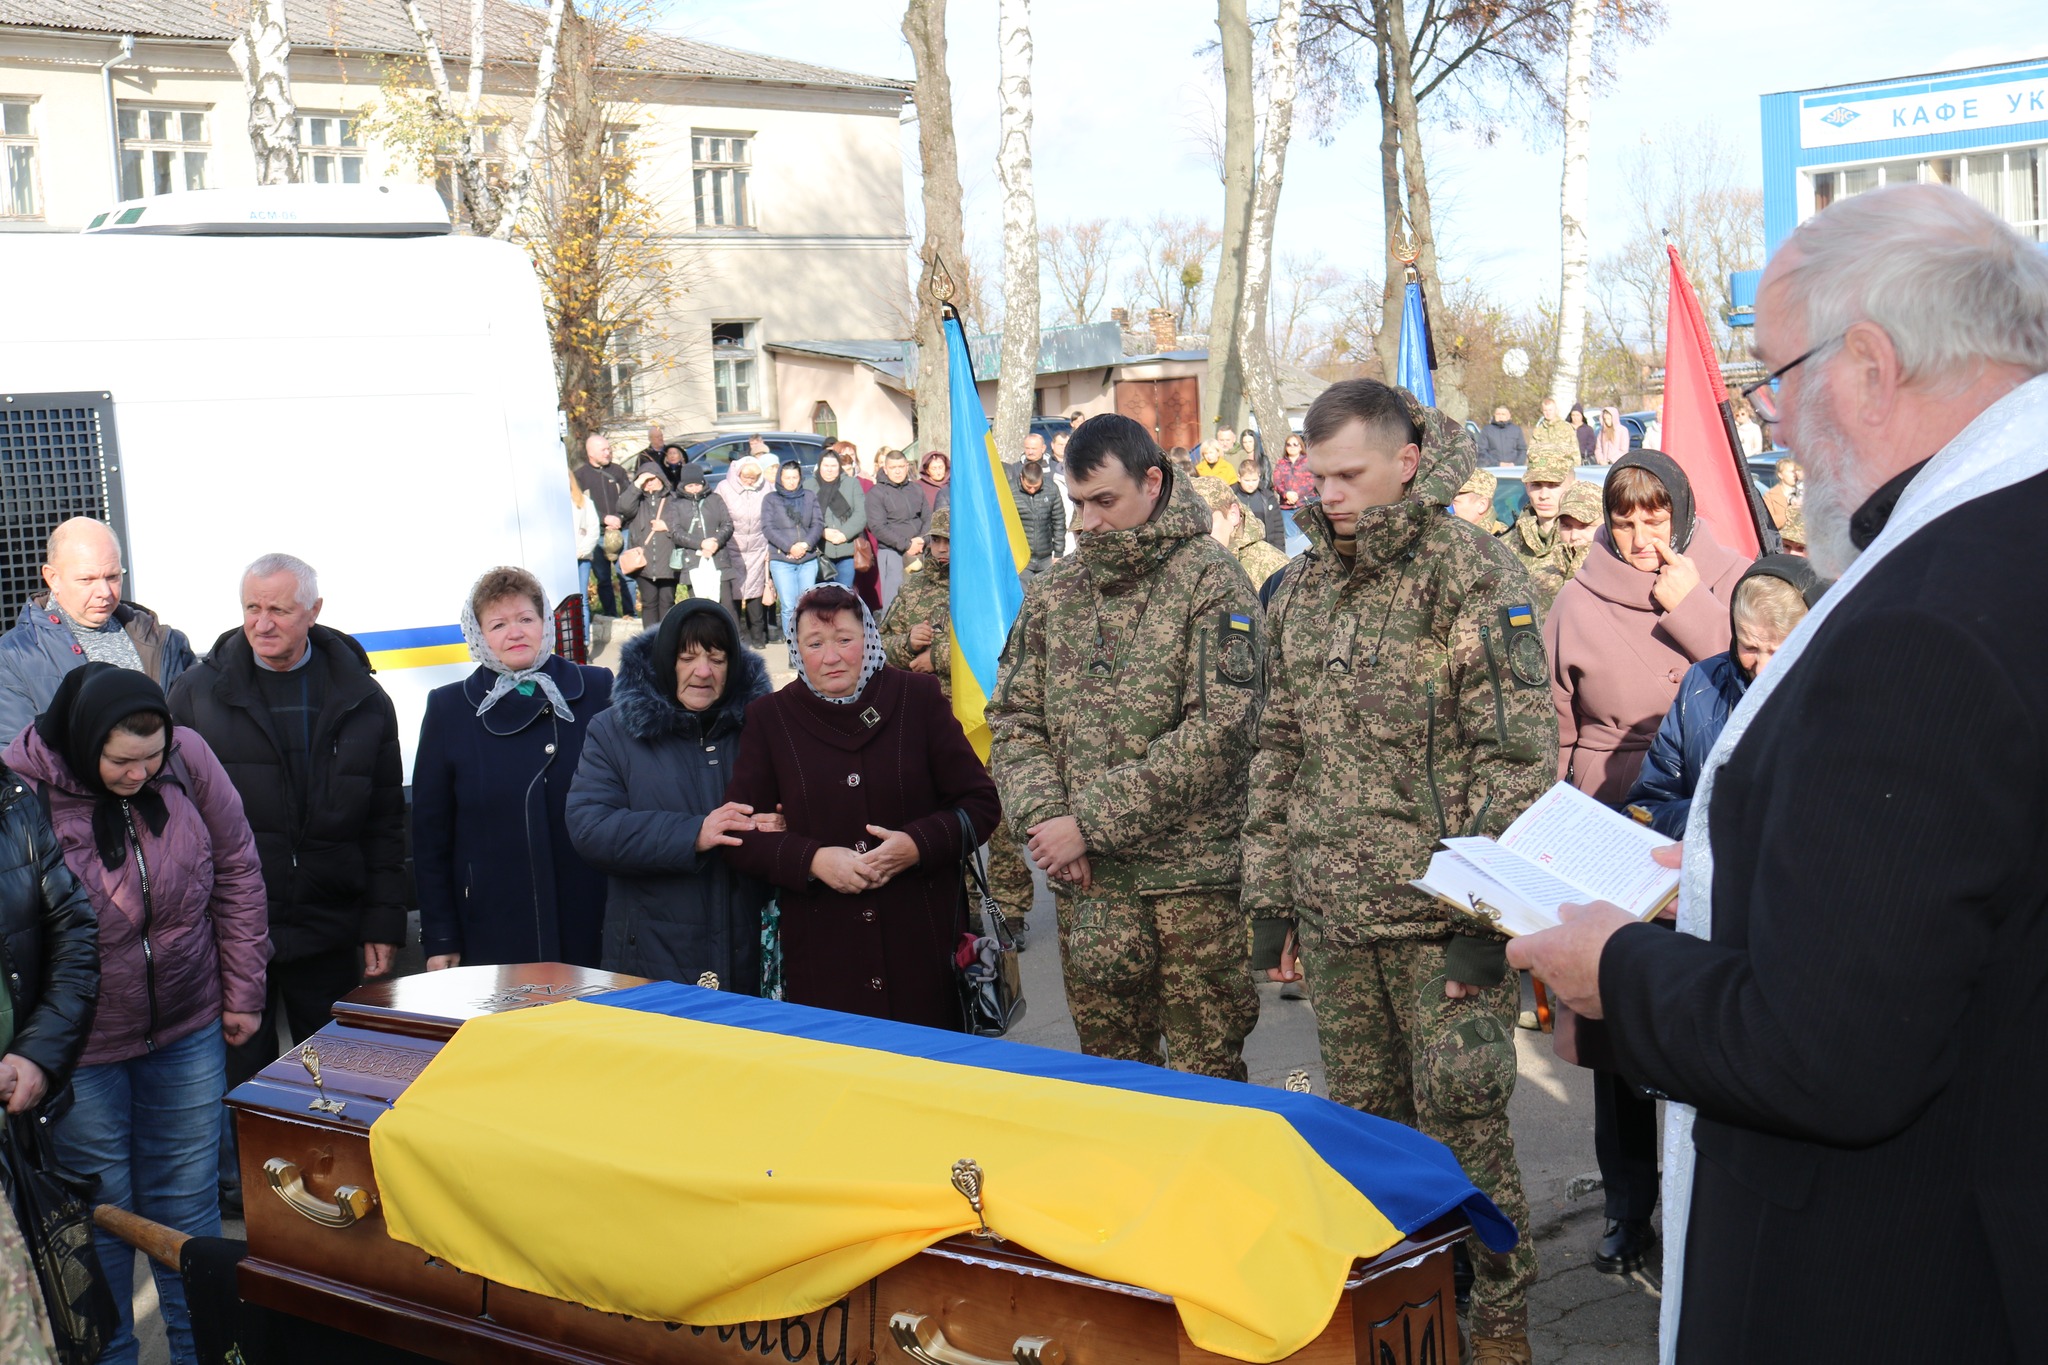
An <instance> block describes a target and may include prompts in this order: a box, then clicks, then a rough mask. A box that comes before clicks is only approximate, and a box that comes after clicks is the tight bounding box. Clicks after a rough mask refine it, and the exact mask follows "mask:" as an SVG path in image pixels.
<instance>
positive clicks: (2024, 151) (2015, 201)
mask: <svg viewBox="0 0 2048 1365" xmlns="http://www.w3.org/2000/svg"><path fill="white" fill-rule="evenodd" d="M1810 179H1811V183H1812V187H1813V211H1814V212H1815V213H1819V212H1820V211H1821V210H1822V209H1824V208H1826V207H1827V206H1828V205H1829V204H1832V203H1834V202H1835V201H1836V200H1838V199H1848V198H1851V197H1853V196H1855V195H1858V194H1861V193H1863V192H1864V191H1865V190H1874V189H1880V188H1882V187H1884V186H1887V185H1914V184H1920V185H1952V186H1954V187H1955V188H1957V189H1959V190H1961V191H1962V192H1963V193H1965V194H1967V195H1969V196H1970V197H1971V198H1972V199H1975V200H1976V201H1977V202H1978V203H1980V204H1982V205H1983V206H1984V207H1985V208H1988V209H1990V210H1991V211H1992V212H1993V213H1995V214H1997V215H1998V216H1999V217H2001V218H2003V219H2005V221H2006V222H2008V223H2011V224H2012V225H2013V227H2014V228H2015V229H2016V230H2017V231H2018V232H2019V234H2020V236H2022V237H2025V238H2027V239H2028V240H2029V241H2035V242H2048V144H2044V145H2035V146H2030V147H2005V148H1999V149H1995V150H1991V151H1980V152H1968V153H1964V154H1960V155H1953V156H1931V157H1925V158H1920V159H1906V160H1898V161H1882V162H1870V163H1867V164H1864V165H1858V166H1835V167H1830V168H1829V169H1827V170H1817V171H1813V172H1811V173H1810Z"/></svg>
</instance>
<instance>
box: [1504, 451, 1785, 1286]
mask: <svg viewBox="0 0 2048 1365" xmlns="http://www.w3.org/2000/svg"><path fill="white" fill-rule="evenodd" d="M1603 500H1604V502H1605V506H1606V514H1607V516H1606V521H1607V524H1606V525H1605V526H1604V527H1602V528H1601V529H1600V530H1599V531H1596V532H1595V533H1594V537H1593V549H1592V551H1591V552H1590V553H1589V554H1588V555H1587V556H1586V562H1585V564H1584V566H1583V567H1581V568H1580V569H1579V572H1578V573H1577V575H1576V576H1574V577H1573V578H1572V580H1571V582H1569V583H1567V584H1565V585H1564V587H1563V589H1562V590H1560V591H1559V593H1558V594H1557V601H1556V602H1555V603H1553V604H1552V606H1551V608H1550V617H1549V619H1548V620H1546V621H1545V622H1544V623H1543V642H1544V644H1545V645H1546V646H1548V648H1549V653H1550V695H1551V699H1552V700H1553V701H1554V702H1555V703H1556V705H1557V728H1558V737H1557V762H1558V776H1559V777H1560V778H1563V779H1565V780H1568V781H1569V782H1571V784H1572V785H1573V786H1575V787H1577V788H1578V789H1579V790H1580V791H1583V792H1587V793H1590V794H1591V795H1593V796H1595V797H1598V798H1599V799H1600V800H1602V801H1604V802H1606V803H1607V804H1608V805H1610V806H1619V805H1620V804H1621V803H1622V802H1623V801H1625V800H1627V799H1628V793H1629V789H1630V788H1631V787H1633V786H1634V785H1635V780H1636V774H1637V773H1638V772H1640V771H1642V767H1643V759H1644V757H1645V756H1646V755H1647V754H1648V753H1649V750H1650V741H1651V740H1652V739H1654V738H1656V735H1657V727H1658V726H1659V725H1660V724H1661V723H1662V722H1663V720H1664V713H1665V712H1666V711H1668V710H1670V709H1671V700H1672V698H1674V697H1676V696H1677V695H1678V684H1679V682H1680V681H1681V680H1682V679H1683V678H1684V677H1685V673H1686V670H1687V669H1689V668H1691V667H1692V666H1693V665H1694V664H1696V663H1698V662H1700V661H1701V660H1702V659H1707V658H1711V657H1712V656H1713V655H1716V654H1719V653H1721V652H1722V651H1723V650H1725V649H1727V648H1728V643H1729V630H1730V627H1729V615H1728V605H1729V602H1730V601H1731V600H1732V599H1733V597H1734V595H1735V585H1736V583H1738V582H1739V581H1740V580H1741V578H1742V575H1743V571H1744V570H1746V569H1747V568H1748V567H1749V564H1748V562H1747V561H1746V560H1744V559H1743V558H1742V557H1741V556H1740V555H1738V554H1736V553H1735V552H1734V551H1732V550H1730V549H1728V548H1727V547H1726V546H1724V545H1722V544H1721V543H1720V542H1719V541H1717V540H1715V539H1714V537H1713V534H1712V533H1711V532H1710V531H1709V530H1708V529H1707V528H1706V527H1705V526H1703V525H1701V524H1699V522H1698V521H1697V519H1696V518H1695V516H1694V514H1693V501H1692V485H1691V484H1690V483H1689V482H1688V481H1687V480H1686V477H1685V474H1684V472H1683V471H1681V470H1680V469H1679V467H1678V465H1677V463H1676V462H1675V461H1673V460H1672V459H1671V457H1670V456H1668V455H1664V454H1662V453H1660V452H1658V451H1654V450H1638V451H1633V452H1631V453H1630V454H1628V455H1626V456H1624V457H1622V458H1621V459H1619V460H1616V461H1615V462H1614V465H1613V467H1612V468H1611V469H1610V470H1609V471H1608V474H1607V486H1606V489H1605V492H1604V495H1603ZM1579 1027H1580V1029H1581V1039H1582V1042H1581V1053H1582V1055H1584V1054H1586V1053H1587V1052H1590V1051H1592V1049H1591V1048H1590V1047H1589V1046H1588V1045H1587V1044H1586V1043H1585V1041H1584V1038H1585V1033H1584V1030H1586V1029H1587V1028H1588V1027H1590V1026H1588V1025H1585V1024H1581V1025H1580V1026H1579ZM1593 1151H1594V1153H1595V1155H1596V1156H1597V1157H1598V1158H1599V1161H1600V1175H1601V1184H1602V1188H1603V1191H1604V1193H1605V1195H1606V1200H1607V1228H1606V1232H1605V1234H1604V1235H1603V1236H1602V1238H1601V1241H1600V1245H1599V1247H1598V1248H1597V1249H1596V1250H1595V1252H1594V1254H1593V1268H1594V1269H1596V1270H1599V1271H1602V1272H1603V1273H1606V1274H1609V1275H1625V1274H1628V1273H1629V1272H1631V1271H1633V1270H1636V1269H1638V1268H1639V1267H1641V1266H1642V1265H1643V1264H1645V1263H1646V1262H1647V1261H1648V1260H1649V1259H1650V1254H1651V1246H1652V1243H1653V1240H1654V1237H1653V1234H1652V1232H1651V1230H1650V1215H1651V1213H1652V1211H1653V1210H1654V1209H1655V1207H1656V1203H1657V1105H1656V1102H1655V1101H1653V1100H1651V1099H1649V1098H1648V1097H1647V1096H1645V1095H1643V1094H1641V1093H1640V1092H1638V1091H1637V1090H1636V1089H1635V1088H1634V1087H1633V1086H1631V1085H1630V1084H1629V1083H1628V1082H1627V1081H1626V1080H1624V1079H1623V1078H1621V1077H1619V1076H1616V1075H1614V1074H1612V1073H1611V1072H1606V1071H1600V1070H1595V1071H1594V1073H1593Z"/></svg>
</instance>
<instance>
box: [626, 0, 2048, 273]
mask: <svg viewBox="0 0 2048 1365" xmlns="http://www.w3.org/2000/svg"><path fill="white" fill-rule="evenodd" d="M1666 3H1667V8H1668V9H1669V11H1670V22H1669V24H1668V26H1667V27H1666V29H1665V30H1664V32H1663V33H1662V34H1660V35H1659V36H1658V37H1657V38H1655V39H1654V40H1652V41H1651V42H1650V43H1649V44H1647V45H1645V46H1642V47H1638V48H1635V49H1633V50H1631V51H1629V52H1628V53H1627V54H1626V55H1625V56H1624V58H1623V62H1622V70H1621V72H1620V74H1619V78H1618V79H1617V80H1616V81H1615V82H1614V83H1613V84H1612V86H1611V87H1610V88H1609V89H1608V90H1607V92H1606V93H1605V94H1604V95H1602V96H1601V97H1600V98H1599V99H1598V100H1597V101H1596V107H1595V111H1594V115H1593V120H1592V138H1593V144H1592V154H1591V155H1592V166H1591V169H1592V190H1591V194H1592V207H1593V213H1592V224H1591V233H1592V238H1593V249H1594V258H1595V260H1596V261H1597V260H1598V258H1599V256H1600V254H1601V252H1602V251H1603V250H1606V249H1608V248H1611V247H1613V246H1616V245H1618V244H1619V242H1620V240H1621V239H1622V238H1623V237H1624V236H1625V235H1626V232H1627V226H1626V223H1625V222H1624V221H1623V219H1624V217H1625V210H1626V205H1627V202H1628V201H1627V197H1626V186H1625V185H1624V184H1622V183H1621V182H1620V173H1621V170H1622V168H1623V166H1624V165H1625V164H1626V159H1627V157H1628V155H1629V154H1630V153H1631V152H1632V151H1633V150H1634V149H1635V148H1636V147H1637V146H1638V145H1639V144H1640V143H1642V142H1643V141H1644V140H1645V139H1649V140H1650V141H1651V142H1652V144H1653V145H1654V142H1655V140H1656V138H1657V136H1658V135H1659V134H1660V133H1666V132H1668V131H1670V130H1672V129H1674V128H1677V127H1680V126H1693V125H1702V124H1703V125H1707V126H1709V127H1711V128H1713V129H1715V130H1716V131H1717V132H1718V133H1719V134H1720V135H1721V136H1722V137H1723V138H1724V139H1725V140H1726V141H1727V143H1728V144H1729V145H1730V147H1731V148H1732V149H1733V151H1734V152H1735V153H1736V155H1737V157H1738V159H1739V160H1738V164H1739V165H1740V167H1741V168H1742V171H1743V173H1744V175H1745V176H1746V177H1747V178H1748V179H1749V180H1750V182H1751V183H1760V177H1761V172H1760V170H1759V166H1760V163H1761V153H1760V150H1759V143H1758V139H1759V132H1758V112H1757V111H1758V104H1757V97H1758V96H1759V95H1761V94H1765V93H1768V92H1770V91H1776V90H1791V89H1800V88H1804V87H1809V86H1818V85H1831V84H1839V83H1846V82H1853V81H1865V80H1875V79H1882V78H1885V77H1891V76H1899V75H1907V74H1912V73H1917V72H1926V71H1940V70H1947V69H1951V68H1954V67H1959V66H1970V65H1978V64H1983V63H1986V62H1996V61H2007V60H2014V59H2018V58H2024V57H2041V56H2048V22H2043V13H2044V11H2043V10H2042V8H2041V7H2040V5H2039V3H2038V0H2034V2H2033V3H2022V2H2021V0H1946V2H1945V3H1943V4H1942V5H1941V6H1940V8H1939V14H1940V19H1939V22H1938V23H1931V22H1930V19H1931V18H1932V13H1931V11H1930V8H1929V6H1928V5H1927V4H1926V3H1925V0H1865V2H1864V3H1860V4H1857V5H1848V4H1841V3H1822V2H1821V0H1777V2H1776V3H1762V0H1728V2H1727V3H1712V4H1709V3H1703V2H1702V0H1666ZM1253 8H1254V10H1255V11H1256V10H1257V9H1258V8H1259V6H1258V5H1257V4H1256V3H1255V4H1254V6H1253ZM1033 11H1034V13H1033V25H1032V27H1033V34H1034V38H1035V42H1036V64H1035V68H1034V73H1033V75H1034V95H1035V101H1036V121H1037V126H1036V129H1035V139H1034V147H1033V152H1034V160H1035V171H1036V177H1037V181H1036V183H1037V193H1038V211H1039V219H1040V222H1041V223H1043V222H1047V221H1052V220H1058V219H1063V218H1068V217H1077V218H1089V217H1096V216H1102V217H1108V218H1112V219H1114V218H1119V217H1126V216H1128V217H1132V218H1137V219H1143V218H1149V217H1150V216H1151V215H1152V214H1154V213H1155V212H1158V211H1159V210H1161V209H1167V210H1171V211H1174V212H1180V213H1192V214H1198V215H1202V216H1207V217H1209V218H1211V219H1213V220H1217V221H1220V220H1221V217H1222V208H1221V201H1222V192H1221V187H1220V186H1219V185H1218V184H1217V182H1216V179H1215V175H1214V173H1213V171H1212V170H1211V168H1210V163H1209V159H1208V155H1207V153H1206V152H1205V151H1204V150H1203V145H1202V140H1201V137H1200V135H1199V134H1198V132H1197V129H1199V128H1200V127H1202V126H1204V125H1206V124H1209V123H1211V122H1212V121H1213V114H1212V113H1211V111H1212V110H1213V109H1214V108H1215V107H1217V106H1219V105H1220V103H1221V98H1222V95H1221V75H1220V72H1219V71H1218V69H1217V66H1216V63H1215V59H1214V57H1213V56H1206V55H1202V54H1201V49H1202V48H1203V46H1204V45H1205V44H1208V43H1210V42H1211V41H1212V40H1213V39H1214V36H1215V32H1216V30H1215V24H1214V14H1215V10H1214V7H1213V5H1211V4H1208V3H1204V0H1140V2H1139V3H1130V2H1129V0H1125V2H1124V3H1118V2H1116V0H1109V2H1108V3H1105V2H1104V0H1037V3H1035V4H1034V5H1033ZM901 18H902V8H901V5H900V4H898V3H896V0H737V2H734V0H727V2H726V3H721V4H716V5H713V4H706V3H701V0H696V2H692V0H678V2H677V3H674V4H672V6H671V8H670V9H669V11H668V15H667V18H666V20H665V22H664V27H667V28H670V29H673V30H675V31H678V32H682V33H686V34H689V35H690V36H693V37H696V38H701V39H704V40H706V41H709V42H717V43H724V44H727V45H729V46H733V47H740V48H747V49H750V50H753V51H757V52H770V53H774V54H776V55H779V56H786V57H794V58H799V59H802V60H805V61H812V62H819V63H822V64H826V65H831V66H838V67H843V68H849V69H853V70H859V71H869V72H876V73H881V74H887V75H899V76H905V77H907V76H909V75H910V73H911V62H910V54H909V51H908V49H907V48H906V47H905V45H904V43H903V40H902V37H901V35H900V33H899V32H898V25H899V23H900V21H901ZM947 21H948V38H949V42H950V48H951V50H950V53H949V58H948V68H949V71H950V73H951V75H952V78H953V97H954V117H955V120H956V124H957V128H958V133H959V139H960V153H961V178H962V182H963V184H964V185H965V187H966V195H967V211H968V219H969V229H968V230H969V236H970V238H976V237H978V238H980V240H981V241H982V242H983V244H984V245H985V246H986V247H988V248H989V259H991V260H993V259H994V258H995V254H994V250H993V248H994V245H995V244H996V243H997V242H998V241H999V240H1000V233H999V225H998V223H997V221H996V215H997V212H998V204H997V194H996V189H995V176H994V169H993V161H994V156H995V143H996V137H995V128H996V116H997V97H996V3H995V0H951V4H950V5H949V7H948V12H947ZM1377 137H1378V132H1377V120H1376V118H1375V116H1374V115H1373V114H1372V113H1371V111H1370V109H1367V110H1366V111H1365V112H1364V114H1363V115H1362V116H1355V117H1354V118H1353V119H1352V121H1351V122H1349V123H1348V124H1345V125H1343V126H1341V127H1339V128H1337V129H1335V130H1334V131H1333V132H1332V133H1331V134H1330V136H1329V139H1328V141H1327V143H1318V142H1314V141H1310V140H1308V139H1306V138H1304V137H1301V136H1300V135H1299V132H1297V137H1296V139H1295V142H1294V145H1293V146H1292V148H1291V149H1290V151H1289V153H1288V165H1287V181H1286V188H1285V190H1284V192H1283V195H1282V199H1281V204H1280V216H1279V224H1278V229H1277V242H1278V247H1279V250H1280V251H1281V252H1282V253H1285V252H1289V251H1293V252H1297V253H1302V254H1304V255H1309V256H1313V257H1315V258H1317V259H1319V260H1321V261H1325V262H1328V263H1330V264H1332V265H1336V266H1338V267H1339V268H1342V269H1347V270H1357V269H1362V270H1368V271H1372V270H1376V269H1377V266H1378V262H1379V247H1378V242H1379V234H1380V211H1379V191H1378V167H1377ZM1428 146H1429V151H1430V156H1431V178H1432V189H1433V191H1434V192H1435V197H1436V202H1437V205H1438V213H1437V216H1438V221H1439V228H1438V231H1439V236H1440V238H1441V239H1442V241H1443V245H1444V252H1445V266H1446V270H1447V273H1455V274H1462V275H1468V276H1471V277H1472V278H1473V279H1474V280H1475V282H1477V283H1480V284H1483V285H1485V286H1486V287H1487V288H1488V289H1489V290H1490V291H1491V292H1493V293H1494V294H1495V296H1496V297H1499V298H1502V299H1504V300H1507V301H1510V302H1514V303H1519V304H1526V303H1533V302H1534V301H1536V300H1537V299H1539V298H1545V297H1551V296H1554V295H1555V293H1556V289H1557V270H1558V264H1557V262H1558V244H1557V236H1558V228H1557V213H1558V176H1559V170H1560V155H1561V147H1560V144H1559V141H1558V139H1557V137H1556V136H1555V135H1554V134H1550V133H1540V134H1533V135H1532V134H1528V133H1525V132H1523V131H1520V130H1508V131H1506V132H1504V133H1503V134H1502V135H1501V136H1500V138H1499V139H1498V140H1497V141H1496V142H1495V143H1494V145H1492V146H1485V145H1481V144H1480V143H1479V142H1478V141H1477V140H1476V139H1474V138H1472V137H1470V136H1467V135H1461V134H1459V133H1457V132H1453V131H1450V130H1447V129H1441V128H1439V129H1434V130H1432V132H1431V134H1430V135H1429V142H1428ZM904 147H905V153H906V157H905V167H906V176H907V183H908V186H909V189H910V192H911V193H913V194H914V193H915V192H916V174H915V157H916V145H915V138H914V135H907V136H906V139H905V142H904ZM1115 301H1116V300H1115V299H1114V298H1112V300H1111V302H1115Z"/></svg>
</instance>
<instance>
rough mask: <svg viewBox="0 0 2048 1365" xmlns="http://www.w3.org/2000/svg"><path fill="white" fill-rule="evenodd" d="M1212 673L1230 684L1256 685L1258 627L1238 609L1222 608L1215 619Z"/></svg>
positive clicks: (1241, 685) (1236, 685) (1237, 685)
mask: <svg viewBox="0 0 2048 1365" xmlns="http://www.w3.org/2000/svg"><path fill="white" fill-rule="evenodd" d="M1216 677H1217V680H1218V681H1220V682H1226V683H1229V684H1230V685H1231V686H1232V687H1256V686H1257V685H1258V681H1259V650H1258V629H1257V627H1255V626H1254V625H1253V624H1252V618H1251V617H1249V616H1246V615H1244V614H1243V613H1241V612H1234V611H1226V612H1224V613H1223V615H1222V617H1221V619H1220V620H1218V622H1217V623H1216Z"/></svg>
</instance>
